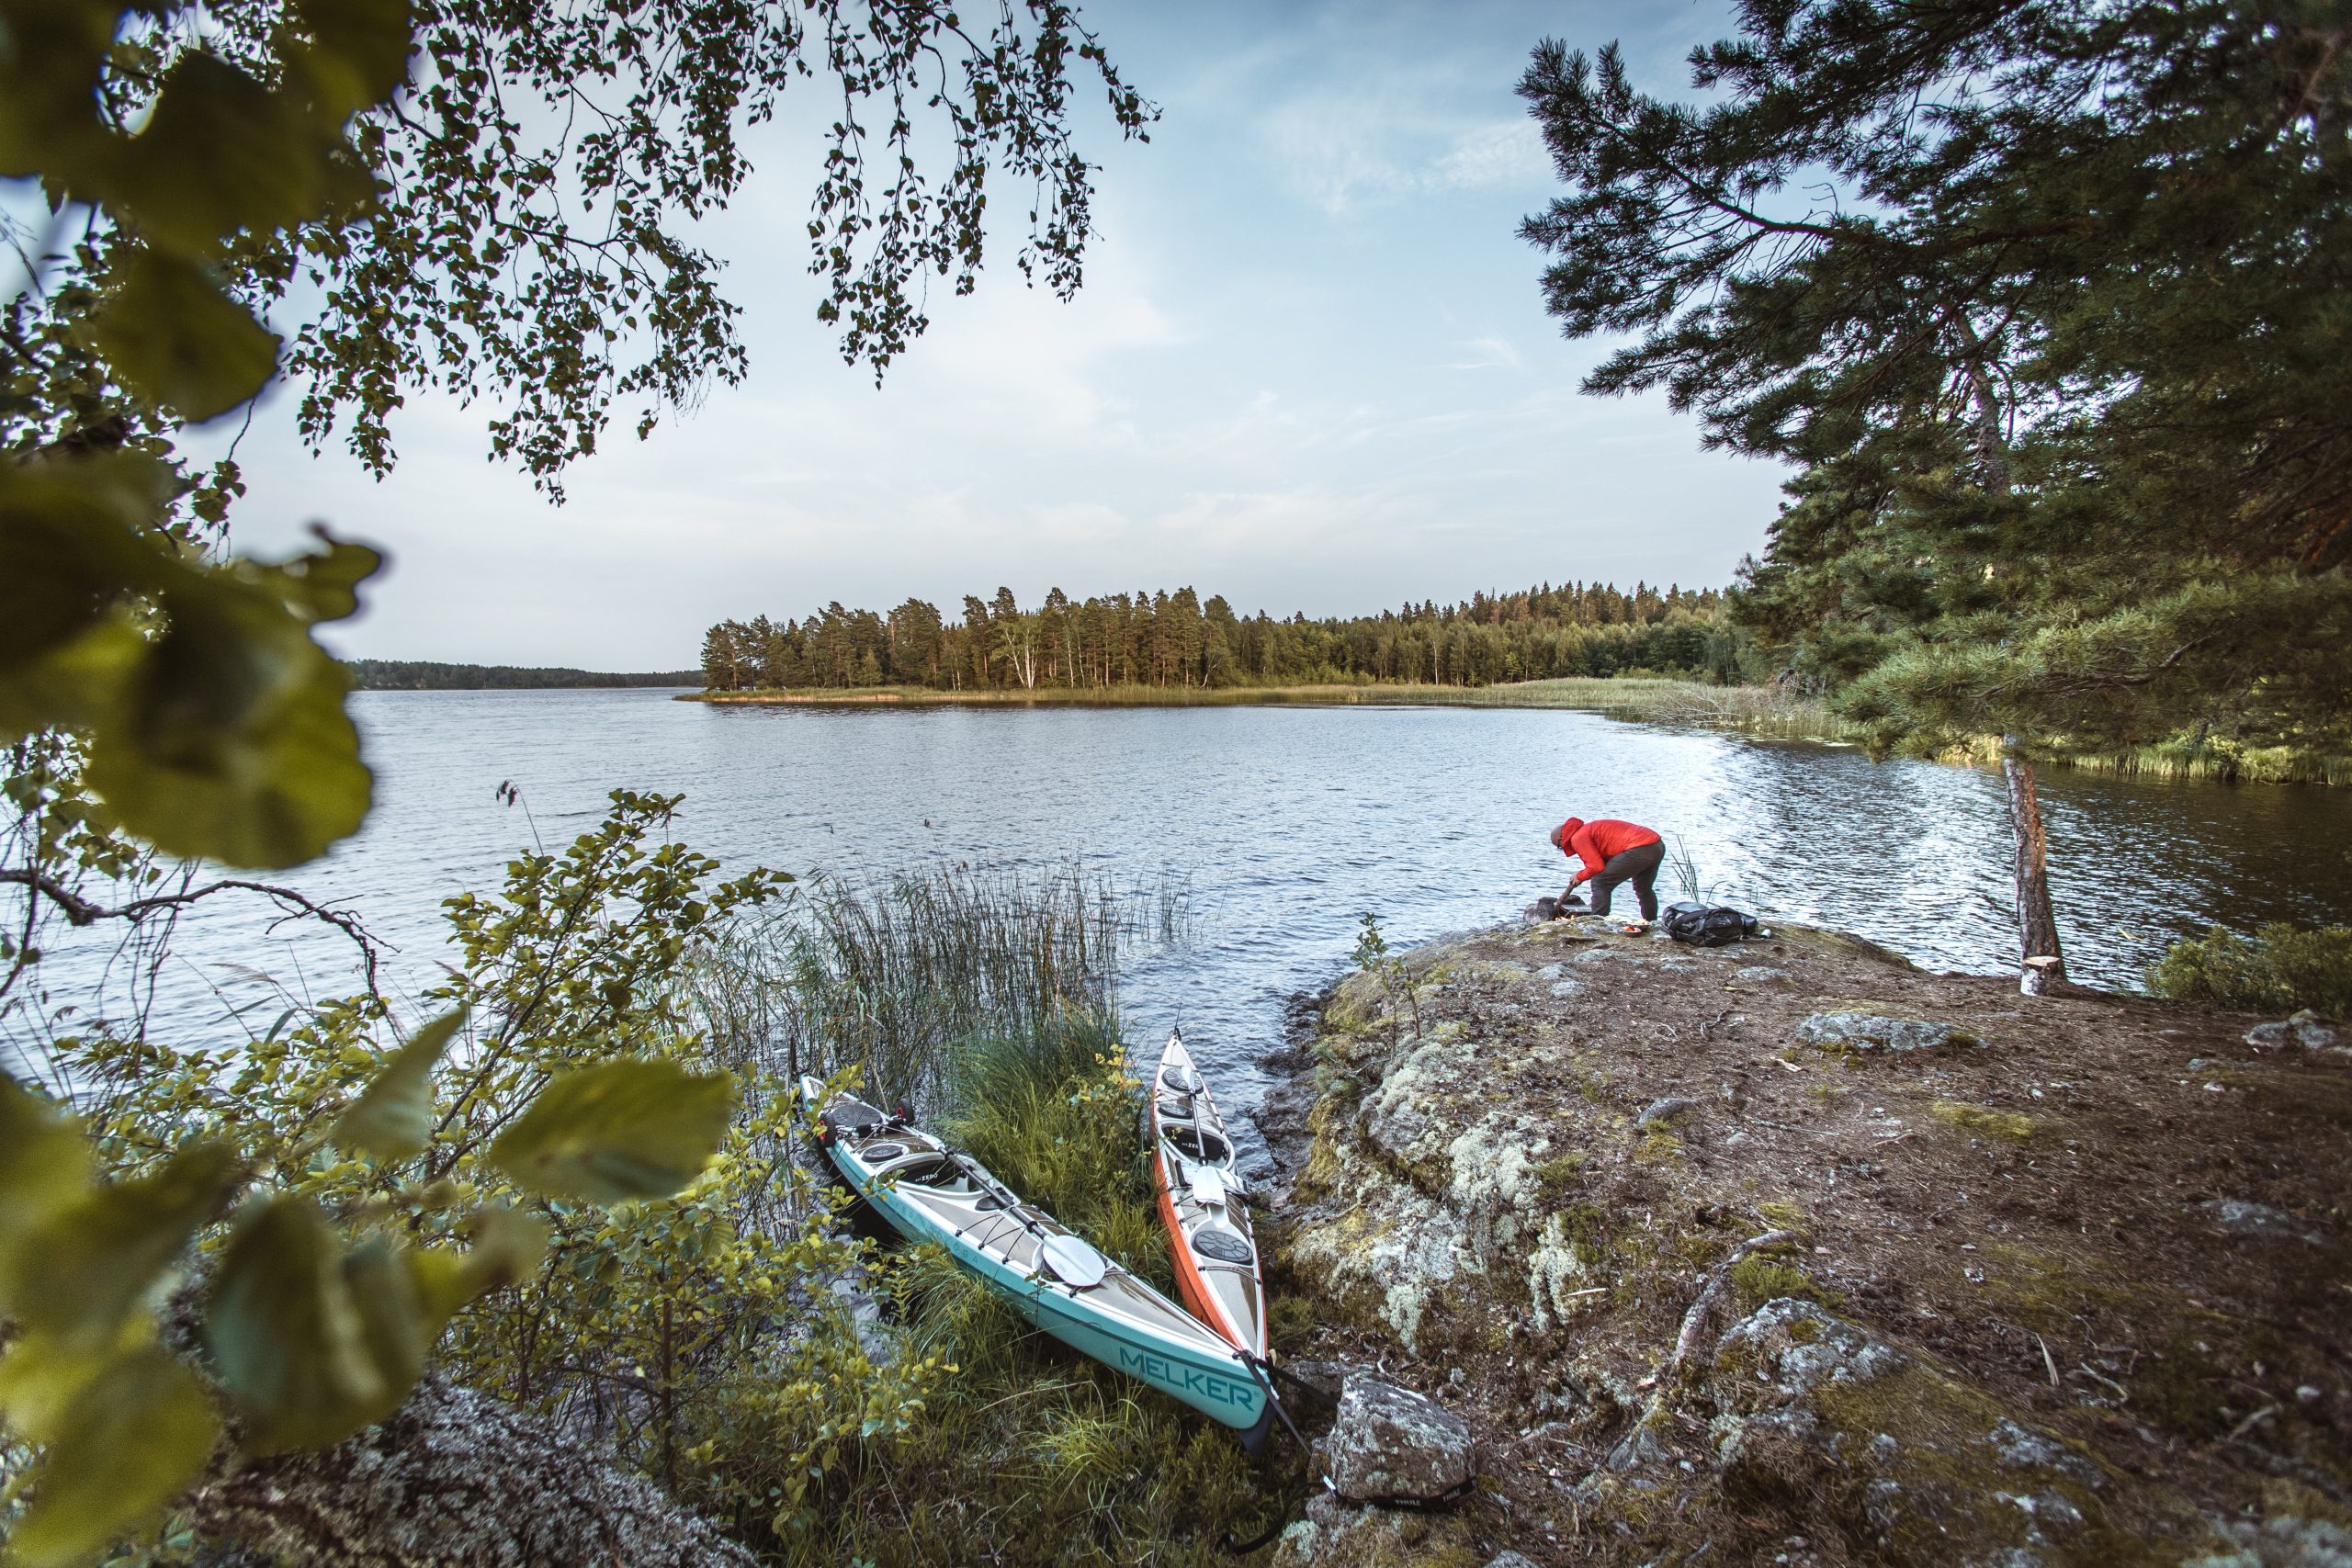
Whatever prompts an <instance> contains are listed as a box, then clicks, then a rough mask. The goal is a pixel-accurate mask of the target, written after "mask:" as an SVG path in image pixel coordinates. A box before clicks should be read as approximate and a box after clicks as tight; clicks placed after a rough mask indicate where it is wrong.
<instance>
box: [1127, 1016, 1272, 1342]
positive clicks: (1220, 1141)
mask: <svg viewBox="0 0 2352 1568" xmlns="http://www.w3.org/2000/svg"><path fill="white" fill-rule="evenodd" d="M1145 1103H1146V1105H1147V1107H1148V1110H1147V1112H1146V1116H1147V1119H1148V1126H1149V1129H1150V1133H1151V1177H1152V1186H1153V1187H1154V1189H1156V1191H1157V1195H1158V1198H1159V1223H1160V1224H1161V1226H1162V1227H1163V1228H1165V1229H1166V1231H1167V1232H1168V1252H1169V1258H1170V1261H1172V1262H1173V1263H1174V1264H1175V1266H1176V1287H1177V1293H1178V1294H1179V1295H1181V1296H1182V1297H1183V1300H1184V1304H1185V1305H1186V1306H1188V1307H1190V1308H1191V1309H1192V1311H1193V1316H1195V1317H1197V1318H1199V1319H1200V1320H1201V1321H1202V1322H1203V1323H1204V1324H1206V1325H1208V1326H1209V1327H1210V1328H1212V1329H1214V1330H1216V1334H1217V1336H1218V1337H1220V1338H1222V1339H1224V1340H1225V1341H1226V1342H1227V1344H1229V1345H1231V1346H1232V1347H1233V1348H1235V1349H1237V1350H1241V1351H1244V1352H1246V1353H1248V1354H1250V1355H1252V1356H1255V1357H1257V1358H1258V1359H1260V1360H1261V1361H1262V1360H1263V1359H1265V1358H1266V1287H1265V1283H1264V1280H1263V1278H1262V1276H1261V1273H1260V1270H1259V1264H1258V1240H1257V1236H1256V1235H1254V1234H1253V1232H1252V1231H1251V1229H1250V1211H1249V1208H1248V1205H1247V1204H1246V1203H1245V1202H1244V1201H1243V1196H1244V1193H1245V1191H1246V1187H1245V1184H1244V1183H1243V1181H1242V1179H1241V1175H1240V1173H1239V1172H1238V1171H1237V1170H1235V1169H1234V1159H1233V1140H1232V1139H1231V1138H1230V1137H1228V1136H1227V1134H1226V1130H1225V1117H1224V1115H1223V1114H1222V1113H1221V1112H1219V1111H1218V1110H1217V1108H1216V1100H1214V1099H1213V1098H1211V1097H1210V1094H1209V1089H1208V1085H1207V1083H1206V1082H1204V1080H1203V1079H1202V1077H1201V1074H1200V1069H1199V1068H1198V1067H1197V1066H1194V1065H1193V1055H1192V1053H1191V1052H1190V1051H1187V1050H1186V1049H1185V1048H1184V1038H1183V1035H1182V1033H1181V1032H1178V1033H1172V1034H1170V1035H1169V1037H1168V1045H1167V1048H1166V1049H1165V1050H1163V1051H1162V1052H1161V1053H1160V1056H1159V1071H1158V1072H1156V1073H1154V1074H1153V1075H1152V1082H1151V1093H1150V1098H1149V1099H1148V1100H1147V1101H1146V1102H1145Z"/></svg>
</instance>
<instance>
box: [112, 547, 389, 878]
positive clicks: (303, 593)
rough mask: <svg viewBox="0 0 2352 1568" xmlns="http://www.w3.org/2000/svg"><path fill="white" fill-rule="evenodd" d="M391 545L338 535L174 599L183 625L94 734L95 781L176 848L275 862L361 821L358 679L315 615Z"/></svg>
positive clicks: (198, 583) (204, 582)
mask: <svg viewBox="0 0 2352 1568" xmlns="http://www.w3.org/2000/svg"><path fill="white" fill-rule="evenodd" d="M378 562H379V557H378V556H377V554H376V552H375V551H373V550H370V549H368V548H366V547H363V546H359V545H352V544H345V543H342V542H339V541H334V540H330V541H328V542H327V549H326V551H325V552H324V554H323V555H321V556H312V557H307V558H300V560H299V561H298V562H297V563H292V564H289V565H287V566H277V567H267V566H256V565H254V564H253V563H250V562H242V561H241V562H237V563H234V564H233V565H232V567H230V568H226V569H222V570H218V571H214V572H208V573H203V574H200V575H198V574H190V576H189V577H188V578H187V579H185V580H183V581H180V582H178V583H176V584H175V585H174V587H173V588H172V589H170V590H169V591H167V592H164V594H163V595H162V596H161V598H162V603H163V605H164V612H165V614H166V615H167V616H168V617H169V621H170V625H169V626H168V627H167V629H166V630H165V631H164V635H163V636H161V637H157V638H156V639H155V640H154V641H153V643H152V644H151V645H150V646H149V648H148V649H147V651H146V656H145V658H144V659H143V660H141V663H140V666H139V668H138V670H137V671H136V672H135V673H134V674H133V675H132V676H131V678H130V680H129V681H127V682H125V686H124V690H123V691H122V692H121V693H120V694H119V695H118V699H117V702H116V704H115V706H114V708H113V711H112V712H111V713H110V715H109V716H108V717H107V720H105V721H103V722H101V723H100V724H99V725H98V726H97V728H96V735H95V736H94V738H93V739H92V742H91V747H90V765H89V773H88V777H89V781H90V784H91V785H92V786H93V787H94V788H95V789H96V791H97V792H98V793H99V794H100V795H103V796H104V797H105V798H106V800H107V804H108V805H109V806H111V807H113V808H114V810H115V812H116V813H117V815H118V816H119V818H121V820H122V823H123V825H124V826H125V827H126V828H129V829H130V830H131V831H133V832H135V833H137V834H138V835H139V836H140V837H141V838H143V839H145V840H148V841H149V842H150V843H153V845H155V846H156V847H157V848H158V849H162V850H164V851H167V852H171V853H173V854H180V855H188V856H201V857H204V858H206V859H209V860H214V861H219V862H220V863H224V864H228V865H237V866H255V867H263V868H270V869H276V868H279V867H284V866H290V865H299V864H300V863H302V862H304V861H307V860H310V859H311V858H312V857H313V856H315V855H318V854H320V853H321V852H323V851H324V850H325V849H326V848H327V846H329V845H330V844H333V843H334V842H335V841H336V840H339V839H342V838H345V837H347V836H349V835H350V834H351V833H353V832H355V831H356V830H357V829H358V827H359V823H360V819H361V818H364V817H365V816H366V815H367V812H368V793H369V784H370V780H369V776H368V769H367V767H366V765H365V764H364V763H362V762H361V761H360V760H359V736H358V731H357V730H356V729H355V728H353V726H352V723H351V720H350V718H349V717H348V716H346V715H345V712H344V708H343V699H344V695H345V692H346V691H347V690H348V689H349V686H350V677H349V676H348V674H347V673H346V672H345V670H344V668H343V666H341V665H340V664H338V663H336V662H335V660H334V658H333V657H332V656H331V655H329V654H328V653H327V651H326V650H325V649H322V648H321V647H320V646H319V645H318V644H317V643H316V642H314V641H313V640H311V634H310V627H311V623H312V622H313V621H316V620H320V619H325V618H330V617H331V616H333V615H341V614H347V613H348V611H349V607H350V605H351V604H353V603H354V595H353V594H352V593H351V592H350V585H351V584H352V583H354V582H356V581H359V580H360V579H363V578H365V577H366V576H367V575H368V573H369V572H372V571H373V570H375V568H376V566H377V564H378Z"/></svg>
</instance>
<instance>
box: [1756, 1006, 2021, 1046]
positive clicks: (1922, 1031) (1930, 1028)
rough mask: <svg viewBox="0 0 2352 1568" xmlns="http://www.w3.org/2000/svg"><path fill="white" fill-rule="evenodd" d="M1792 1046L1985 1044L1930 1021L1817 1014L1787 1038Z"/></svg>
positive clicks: (1879, 1014)
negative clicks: (1793, 1044)
mask: <svg viewBox="0 0 2352 1568" xmlns="http://www.w3.org/2000/svg"><path fill="white" fill-rule="evenodd" d="M1789 1039H1790V1041H1791V1042H1792V1043H1795V1044H1798V1045H1810V1046H1812V1047H1814V1048H1815V1050H1817V1051H1831V1052H1837V1053H1840V1054H1843V1053H1846V1052H1851V1051H1936V1050H1941V1049H1942V1048H1944V1047H1946V1046H1950V1045H1982V1044H1983V1043H1985V1042H1983V1041H1982V1040H1980V1039H1978V1038H1977V1037H1976V1036H1975V1035H1974V1034H1973V1033H1972V1032H1970V1031H1968V1030H1965V1029H1962V1028H1961V1027H1960V1026H1959V1025H1958V1024H1954V1023H1940V1022H1938V1021H1936V1020H1934V1019H1931V1018H1898V1017H1896V1016H1894V1014H1892V1013H1883V1012H1860V1011H1851V1012H1816V1013H1813V1014H1811V1015H1809V1016H1808V1017H1806V1018H1804V1020H1802V1021H1800V1022H1799V1023H1798V1024H1797V1026H1796V1028H1795V1029H1794V1030H1792V1032H1790V1034H1789Z"/></svg>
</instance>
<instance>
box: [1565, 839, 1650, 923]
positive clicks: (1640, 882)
mask: <svg viewBox="0 0 2352 1568" xmlns="http://www.w3.org/2000/svg"><path fill="white" fill-rule="evenodd" d="M1665 863H1666V844H1665V842H1664V841H1663V840H1653V841H1652V842H1650V843H1646V844H1635V845H1634V847H1633V848H1632V849H1630V850H1623V851H1620V852H1618V853H1616V854H1613V855H1611V856H1610V857H1609V863H1608V864H1606V865H1604V866H1602V867H1601V868H1600V874H1599V875H1597V876H1595V877H1594V878H1593V879H1592V880H1591V881H1589V882H1588V883H1586V884H1585V886H1587V887H1588V888H1589V889H1591V891H1592V912H1593V913H1594V914H1596V915H1605V914H1607V913H1609V895H1610V894H1611V893H1612V892H1614V891H1615V890H1616V887H1617V885H1618V884H1619V883H1621V882H1631V883H1632V884H1633V885H1634V899H1635V901H1636V902H1638V903H1639V904H1640V905H1641V907H1642V919H1645V920H1655V919H1657V868H1658V867H1659V866H1661V865H1664V864H1665ZM1575 892H1576V889H1575V888H1573V887H1571V888H1569V889H1568V891H1567V892H1566V893H1563V894H1561V895H1560V901H1561V902H1562V903H1564V904H1565V903H1566V902H1567V900H1568V899H1569V897H1572V896H1573V895H1574V894H1575Z"/></svg>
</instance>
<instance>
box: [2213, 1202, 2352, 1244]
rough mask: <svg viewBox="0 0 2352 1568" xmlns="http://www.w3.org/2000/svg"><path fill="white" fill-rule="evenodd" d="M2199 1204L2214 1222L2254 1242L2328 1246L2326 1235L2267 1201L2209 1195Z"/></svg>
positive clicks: (2233, 1233) (2232, 1233)
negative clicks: (2286, 1242) (2290, 1242)
mask: <svg viewBox="0 0 2352 1568" xmlns="http://www.w3.org/2000/svg"><path fill="white" fill-rule="evenodd" d="M2198 1207H2199V1208H2200V1209H2202V1210H2204V1211H2205V1212H2206V1213H2208V1214H2211V1216H2212V1217H2213V1223H2214V1224H2217V1225H2219V1226H2221V1227H2222V1229H2223V1230H2225V1231H2227V1232H2229V1233H2230V1234H2231V1235H2242V1236H2245V1237H2246V1238H2248V1239H2249V1240H2253V1241H2301V1242H2309V1243H2310V1244H2311V1245H2312V1246H2313V1247H2324V1246H2325V1245H2327V1237H2326V1236H2324V1235H2321V1234H2320V1233H2319V1232H2317V1231H2315V1230H2313V1229H2312V1227H2311V1226H2309V1225H2307V1224H2304V1223H2303V1222H2302V1221H2301V1220H2299V1219H2297V1218H2295V1216H2294V1215H2292V1214H2290V1213H2286V1212H2284V1211H2283V1210H2279V1209H2274V1208H2271V1207H2270V1206H2269V1205H2268V1204H2267V1203H2253V1202H2248V1201H2246V1200H2245V1199H2244V1198H2209V1199H2207V1200H2206V1201H2204V1202H2202V1203H2200V1204H2199V1205H2198Z"/></svg>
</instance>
